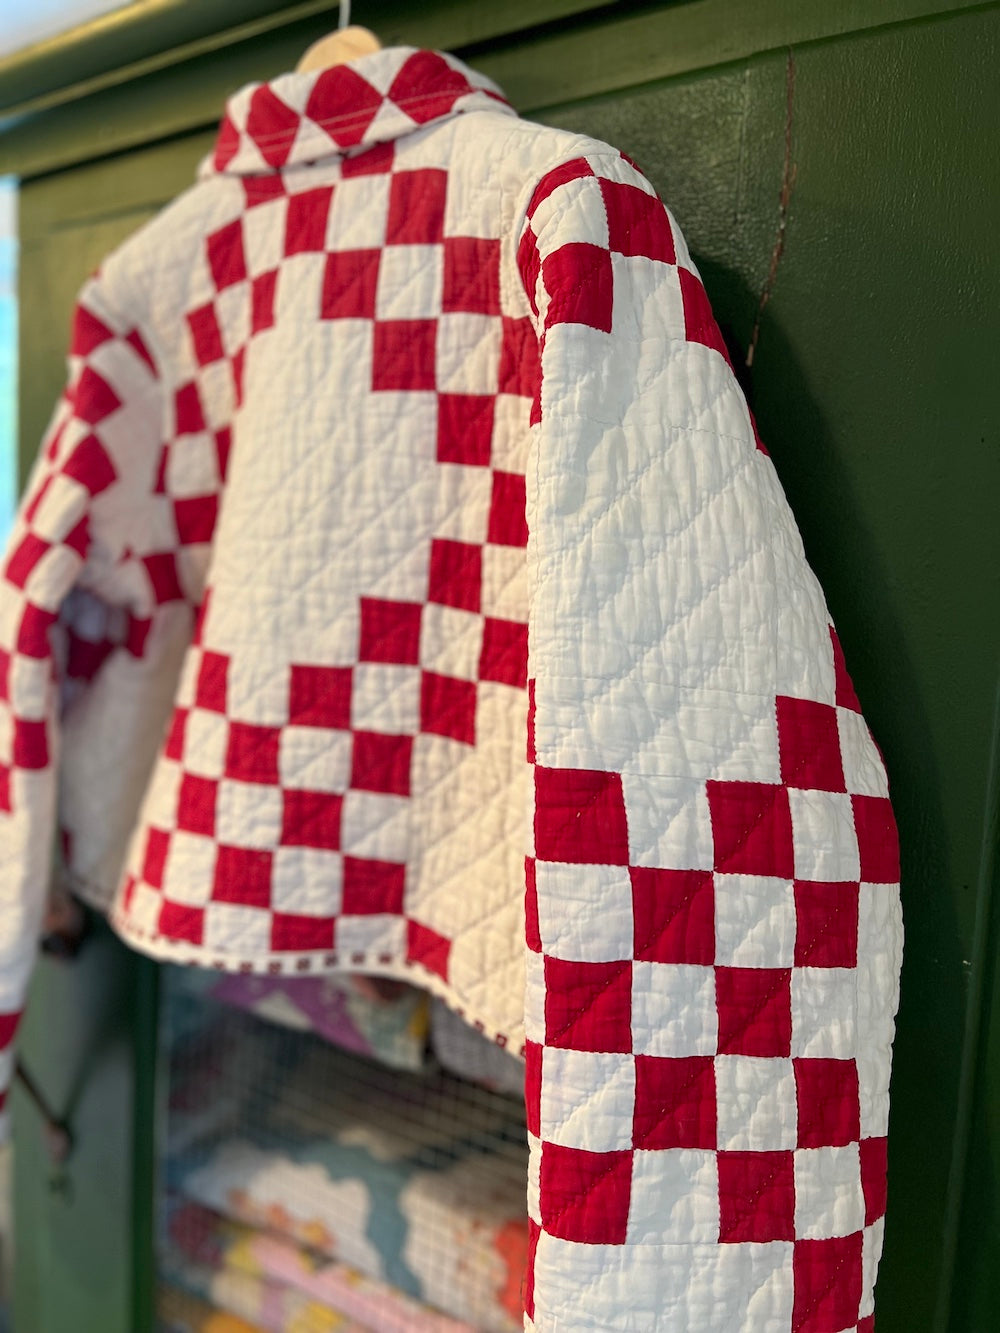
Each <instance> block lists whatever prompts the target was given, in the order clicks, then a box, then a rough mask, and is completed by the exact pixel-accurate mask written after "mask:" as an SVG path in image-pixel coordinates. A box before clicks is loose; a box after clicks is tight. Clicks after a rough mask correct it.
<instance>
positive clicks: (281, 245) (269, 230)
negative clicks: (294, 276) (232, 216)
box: [241, 195, 288, 278]
mask: <svg viewBox="0 0 1000 1333" xmlns="http://www.w3.org/2000/svg"><path fill="white" fill-rule="evenodd" d="M287 213H288V200H287V199H286V198H285V197H284V196H283V195H282V196H279V197H278V198H276V199H269V200H268V201H267V203H266V204H258V205H257V206H256V207H255V208H248V209H246V210H245V212H244V213H243V215H242V218H241V226H242V230H243V256H244V258H245V260H246V266H247V273H248V274H249V275H250V277H251V278H256V277H258V276H259V275H260V274H261V273H268V272H270V270H271V269H276V268H278V266H279V265H280V264H281V261H282V258H283V257H284V250H285V225H286V217H287Z"/></svg>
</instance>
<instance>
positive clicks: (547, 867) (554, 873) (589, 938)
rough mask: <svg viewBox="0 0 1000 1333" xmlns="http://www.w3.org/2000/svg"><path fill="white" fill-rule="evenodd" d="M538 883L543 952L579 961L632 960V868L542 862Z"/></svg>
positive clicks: (539, 919)
mask: <svg viewBox="0 0 1000 1333" xmlns="http://www.w3.org/2000/svg"><path fill="white" fill-rule="evenodd" d="M535 879H536V886H537V889H538V928H539V931H540V933H541V938H542V950H543V952H544V953H546V954H550V955H551V956H552V957H553V958H564V959H567V960H568V961H571V962H577V963H603V962H612V961H613V960H616V959H623V958H625V959H627V958H631V957H632V955H633V951H634V943H633V936H634V932H633V924H632V881H631V880H630V879H629V873H628V867H627V866H590V865H587V866H584V865H567V864H565V863H563V862H554V861H539V862H538V863H537V864H536V866H535Z"/></svg>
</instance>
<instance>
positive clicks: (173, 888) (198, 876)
mask: <svg viewBox="0 0 1000 1333" xmlns="http://www.w3.org/2000/svg"><path fill="white" fill-rule="evenodd" d="M216 850H217V848H216V844H215V841H214V840H213V839H212V838H202V837H200V836H199V835H198V834H196V833H180V832H175V833H172V834H171V835H170V846H169V848H168V849H167V863H166V868H165V869H164V872H163V896H164V897H165V898H169V899H170V901H171V902H174V903H183V904H185V905H186V906H188V907H202V906H204V904H205V903H207V902H208V900H209V898H210V897H211V896H212V881H213V877H214V873H215V856H216Z"/></svg>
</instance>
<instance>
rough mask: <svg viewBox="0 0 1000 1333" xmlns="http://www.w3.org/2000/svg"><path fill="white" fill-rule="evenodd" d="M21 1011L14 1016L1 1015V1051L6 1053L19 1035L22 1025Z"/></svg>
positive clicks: (17, 1011)
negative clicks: (17, 1034) (18, 1031)
mask: <svg viewBox="0 0 1000 1333" xmlns="http://www.w3.org/2000/svg"><path fill="white" fill-rule="evenodd" d="M21 1013H22V1011H21V1010H20V1009H18V1010H16V1011H15V1012H14V1013H12V1014H0V1051H5V1050H6V1049H7V1048H8V1046H10V1044H11V1042H12V1041H13V1040H14V1037H15V1035H16V1033H17V1029H18V1027H19V1026H20V1023H21Z"/></svg>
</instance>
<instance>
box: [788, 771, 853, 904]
mask: <svg viewBox="0 0 1000 1333" xmlns="http://www.w3.org/2000/svg"><path fill="white" fill-rule="evenodd" d="M788 804H789V806H790V807H791V812H792V843H793V846H794V849H795V875H796V878H797V879H810V880H825V881H827V882H833V883H836V882H845V881H850V880H856V879H857V878H858V877H859V875H860V873H861V861H860V857H859V854H858V837H857V834H856V833H855V831H854V811H853V810H852V808H851V798H850V796H848V795H847V794H846V793H844V792H835V791H803V790H800V789H799V788H789V791H788Z"/></svg>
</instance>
